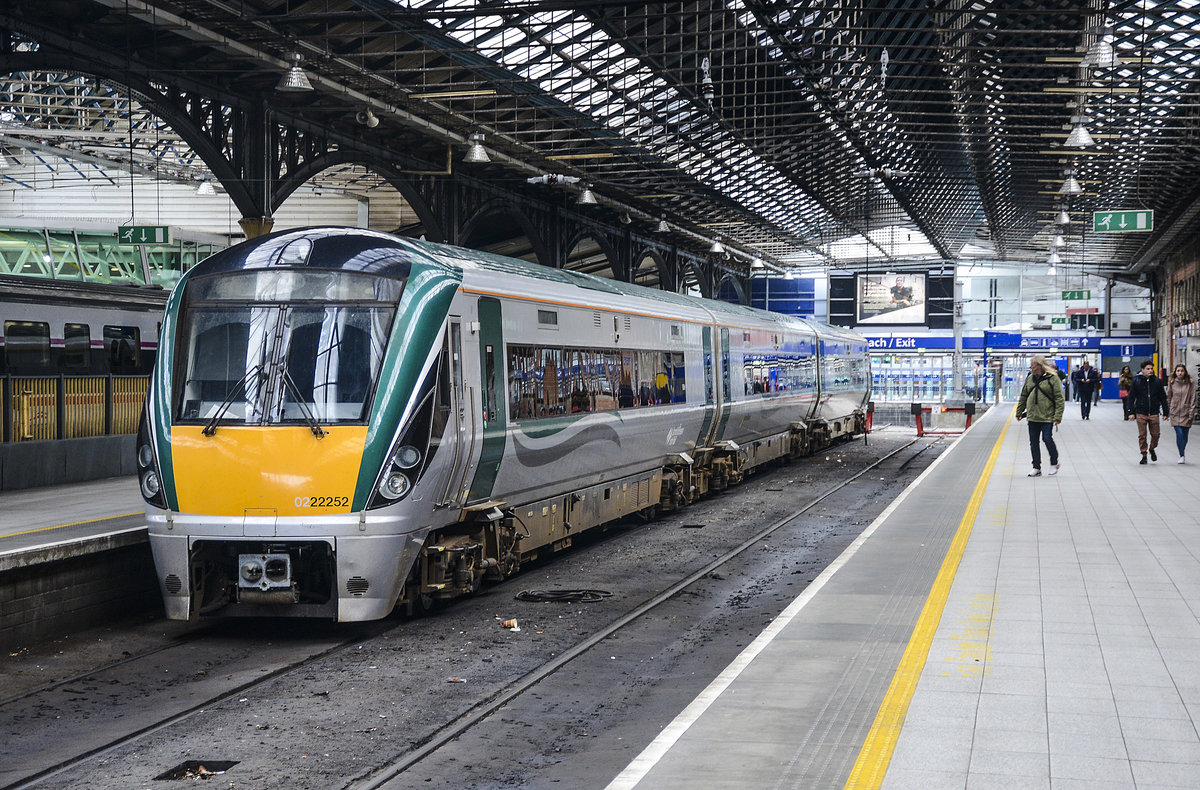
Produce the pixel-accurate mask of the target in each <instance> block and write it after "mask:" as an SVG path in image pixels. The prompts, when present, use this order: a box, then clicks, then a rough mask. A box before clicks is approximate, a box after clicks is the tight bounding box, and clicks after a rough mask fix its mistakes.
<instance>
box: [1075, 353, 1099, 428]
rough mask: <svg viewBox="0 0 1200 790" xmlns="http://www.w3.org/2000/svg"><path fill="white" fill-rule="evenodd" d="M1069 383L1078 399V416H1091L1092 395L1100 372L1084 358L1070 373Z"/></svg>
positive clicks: (1088, 418)
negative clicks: (1073, 387) (1072, 385)
mask: <svg viewBox="0 0 1200 790" xmlns="http://www.w3.org/2000/svg"><path fill="white" fill-rule="evenodd" d="M1071 383H1072V384H1074V385H1075V392H1076V394H1077V397H1078V400H1079V411H1080V416H1081V417H1083V419H1085V420H1090V419H1091V418H1092V396H1093V395H1094V394H1095V391H1096V386H1097V385H1098V384H1099V383H1100V373H1099V372H1098V371H1097V370H1096V369H1095V368H1094V367H1092V366H1091V365H1089V364H1088V361H1087V360H1086V359H1085V360H1084V361H1083V363H1082V364H1080V366H1079V367H1077V368H1075V372H1074V373H1072V374H1071Z"/></svg>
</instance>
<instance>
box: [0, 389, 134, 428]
mask: <svg viewBox="0 0 1200 790" xmlns="http://www.w3.org/2000/svg"><path fill="white" fill-rule="evenodd" d="M149 386H150V377H149V376H5V377H4V379H3V391H2V392H0V395H2V396H3V420H2V421H0V442H36V441H52V440H55V439H80V438H84V437H87V436H106V435H108V434H124V433H136V432H137V429H138V420H139V419H140V418H141V415H142V401H143V400H144V399H145V397H146V390H147V388H148V387H149Z"/></svg>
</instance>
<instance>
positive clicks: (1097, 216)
mask: <svg viewBox="0 0 1200 790" xmlns="http://www.w3.org/2000/svg"><path fill="white" fill-rule="evenodd" d="M1092 230H1093V231H1095V232H1096V233H1137V232H1139V231H1148V230H1154V212H1153V211H1151V210H1149V209H1143V210H1139V211H1093V212H1092Z"/></svg>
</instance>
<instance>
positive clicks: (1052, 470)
mask: <svg viewBox="0 0 1200 790" xmlns="http://www.w3.org/2000/svg"><path fill="white" fill-rule="evenodd" d="M1061 468H1062V464H1054V465H1053V466H1051V467H1050V471H1049V472H1047V473H1046V474H1048V475H1050V476H1051V477H1054V476H1055V475H1056V474H1058V470H1059V469H1061Z"/></svg>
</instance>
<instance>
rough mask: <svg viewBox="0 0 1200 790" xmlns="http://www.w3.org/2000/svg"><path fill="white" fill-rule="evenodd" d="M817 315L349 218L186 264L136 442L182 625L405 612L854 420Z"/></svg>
mask: <svg viewBox="0 0 1200 790" xmlns="http://www.w3.org/2000/svg"><path fill="white" fill-rule="evenodd" d="M870 382H871V375H870V362H869V357H868V349H867V342H866V340H865V339H864V338H862V337H861V336H859V335H857V334H855V333H853V332H851V331H849V330H846V329H841V328H837V327H833V326H827V325H823V324H820V323H817V322H814V321H808V320H804V319H800V318H796V317H789V316H784V315H780V314H776V313H769V312H765V311H762V310H755V309H751V308H748V307H743V306H739V305H734V304H727V303H723V302H717V301H711V300H706V299H700V298H693V297H689V296H685V295H681V294H676V293H671V292H668V291H661V290H655V289H649V288H643V287H640V286H636V285H632V284H628V283H623V282H617V281H612V280H607V279H603V278H599V277H594V276H590V275H587V274H583V273H579V272H574V271H570V270H565V269H555V268H549V267H545V266H540V265H537V264H534V263H529V262H525V261H521V260H515V259H509V258H504V257H500V256H496V255H491V254H487V253H483V252H479V251H473V250H467V249H461V248H457V247H452V246H445V245H439V244H434V243H427V242H424V241H419V240H415V239H410V238H401V237H397V236H392V235H388V234H384V233H379V232H374V231H369V230H362V229H350V228H309V229H302V230H294V231H285V232H281V233H276V234H274V235H271V236H267V237H263V238H258V239H253V240H250V241H246V242H243V243H241V244H238V245H236V246H233V247H230V248H229V249H227V250H225V251H222V252H220V253H217V254H216V255H214V256H212V257H210V258H208V259H207V260H205V261H203V262H202V263H200V264H198V265H197V266H195V267H194V268H192V269H191V270H189V271H188V272H187V273H186V274H185V275H184V277H183V278H182V280H181V282H180V283H179V285H178V286H177V287H176V288H175V289H174V291H173V292H172V294H171V297H170V300H169V302H168V304H167V306H166V309H165V312H164V316H163V324H162V333H161V342H160V345H159V353H158V360H157V363H156V365H155V368H154V372H153V374H152V377H151V383H150V387H149V390H148V392H147V399H146V406H145V409H144V412H143V418H142V423H141V426H140V428H139V433H138V440H137V464H138V469H139V472H138V475H139V482H140V486H141V491H142V495H143V497H144V498H145V500H146V517H147V526H148V529H149V537H150V546H151V549H152V552H153V556H154V562H155V567H156V571H157V574H158V581H159V584H160V587H161V591H162V595H163V600H164V602H165V609H166V613H167V615H168V616H169V617H170V618H173V619H180V620H186V619H199V618H207V617H235V616H243V615H248V616H278V617H321V618H330V619H333V620H336V621H343V622H344V621H364V620H374V619H378V618H382V617H385V616H387V615H388V614H389V613H390V612H392V611H393V610H395V609H397V608H398V607H400V608H402V609H403V611H407V612H410V613H412V612H422V611H425V610H428V609H429V608H430V607H432V606H434V605H436V604H437V603H438V602H439V601H443V600H446V599H450V598H454V597H457V596H462V595H468V594H471V593H473V592H475V591H477V590H478V589H479V588H480V587H481V585H483V584H485V583H489V582H492V581H498V580H501V579H505V578H507V577H510V576H512V575H513V574H515V573H517V572H518V570H519V569H520V567H521V565H522V564H523V563H527V562H529V561H531V560H533V559H535V558H537V557H539V556H542V555H546V554H549V553H552V552H555V551H558V550H561V549H564V548H566V547H568V546H570V545H571V544H572V541H573V540H574V538H575V537H576V536H577V535H580V534H582V533H584V532H585V531H587V530H589V529H593V528H596V527H599V526H601V525H604V524H608V523H610V522H612V521H614V520H616V519H620V518H623V517H627V516H634V515H642V516H645V517H648V518H649V517H654V516H656V515H658V514H660V513H662V512H666V511H671V510H674V509H677V508H681V507H684V506H686V505H687V504H688V503H690V502H692V501H694V500H695V499H696V498H697V497H700V496H703V495H705V494H706V493H707V492H709V491H712V490H720V489H724V488H726V487H728V486H730V485H733V484H735V483H737V482H739V481H740V480H741V479H742V477H743V476H744V475H745V474H746V473H747V472H749V471H751V470H753V469H754V468H755V467H758V466H761V465H762V464H765V463H768V462H771V461H775V460H778V459H785V458H794V457H798V456H801V455H804V454H806V453H809V452H811V451H813V450H815V449H818V448H821V447H825V446H827V445H829V444H830V443H832V442H835V441H841V440H845V439H849V438H851V437H854V436H858V435H862V434H863V433H864V431H865V430H866V416H865V406H866V403H867V400H868V398H869V396H870Z"/></svg>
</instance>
